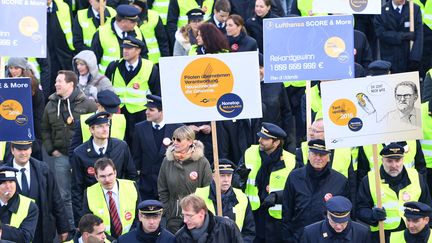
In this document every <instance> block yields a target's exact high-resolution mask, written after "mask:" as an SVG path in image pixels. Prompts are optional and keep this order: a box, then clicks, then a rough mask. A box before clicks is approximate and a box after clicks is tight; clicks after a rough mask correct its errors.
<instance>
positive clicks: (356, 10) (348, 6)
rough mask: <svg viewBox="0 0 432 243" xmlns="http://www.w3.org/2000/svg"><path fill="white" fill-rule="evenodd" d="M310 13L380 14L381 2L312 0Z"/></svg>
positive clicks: (365, 0)
mask: <svg viewBox="0 0 432 243" xmlns="http://www.w3.org/2000/svg"><path fill="white" fill-rule="evenodd" d="M312 12H313V13H340V14H381V0H313V2H312Z"/></svg>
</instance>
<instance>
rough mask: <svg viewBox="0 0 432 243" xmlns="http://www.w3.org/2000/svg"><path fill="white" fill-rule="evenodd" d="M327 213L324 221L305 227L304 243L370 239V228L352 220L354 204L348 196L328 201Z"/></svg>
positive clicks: (362, 242) (366, 240)
mask: <svg viewBox="0 0 432 243" xmlns="http://www.w3.org/2000/svg"><path fill="white" fill-rule="evenodd" d="M326 209H327V215H326V218H325V219H324V220H322V221H319V222H316V223H314V224H311V225H308V226H306V227H305V229H304V232H303V236H302V240H301V242H302V243H321V242H322V243H324V242H350V243H366V242H369V241H370V231H369V229H368V228H367V227H366V226H364V225H362V224H360V223H357V222H355V221H352V220H351V217H350V216H351V210H352V204H351V202H350V200H348V198H346V197H343V196H335V197H332V198H330V199H329V200H328V201H327V202H326Z"/></svg>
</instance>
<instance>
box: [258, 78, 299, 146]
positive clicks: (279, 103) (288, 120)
mask: <svg viewBox="0 0 432 243" xmlns="http://www.w3.org/2000/svg"><path fill="white" fill-rule="evenodd" d="M260 87H261V99H262V100H261V102H262V103H263V107H265V108H263V118H262V122H270V123H273V124H276V125H278V126H279V127H281V128H282V129H283V130H284V131H285V132H286V134H287V135H288V136H287V138H286V139H285V145H284V148H285V150H287V151H288V152H291V153H293V154H294V152H295V148H296V136H295V135H296V132H295V126H294V125H295V124H294V117H293V114H292V112H291V105H290V103H289V100H288V96H287V94H286V91H285V88H284V86H283V84H282V83H264V82H261V86H260Z"/></svg>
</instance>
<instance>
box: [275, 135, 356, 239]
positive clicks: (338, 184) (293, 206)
mask: <svg viewBox="0 0 432 243" xmlns="http://www.w3.org/2000/svg"><path fill="white" fill-rule="evenodd" d="M308 145H309V157H308V158H309V160H308V163H307V164H306V166H304V167H302V168H300V169H297V170H294V171H293V172H291V174H290V175H289V177H288V180H287V182H286V184H285V189H284V193H283V203H282V236H283V240H284V241H286V242H298V241H299V240H300V237H301V235H302V232H303V228H304V227H305V226H306V225H309V224H312V223H315V222H317V221H321V220H323V219H324V215H325V212H326V209H325V202H326V201H328V200H329V199H330V198H331V197H333V196H345V197H348V195H349V186H348V181H347V179H346V178H345V177H344V176H343V175H342V174H341V173H339V172H337V171H335V170H333V169H331V168H330V165H329V160H330V151H329V150H328V149H326V146H325V142H324V140H322V139H315V140H311V141H309V142H308Z"/></svg>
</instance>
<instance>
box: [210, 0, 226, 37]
mask: <svg viewBox="0 0 432 243" xmlns="http://www.w3.org/2000/svg"><path fill="white" fill-rule="evenodd" d="M230 12H231V4H230V2H229V1H228V0H217V1H216V2H215V5H214V8H213V15H212V16H211V18H210V19H209V20H208V22H209V23H212V24H214V25H216V27H217V28H218V30H220V31H222V33H224V34H226V23H225V22H226V20H227V18H228V16H229V15H230Z"/></svg>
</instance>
